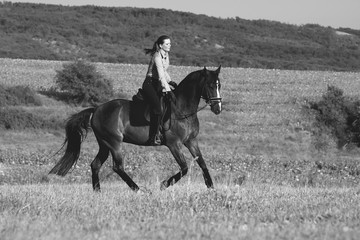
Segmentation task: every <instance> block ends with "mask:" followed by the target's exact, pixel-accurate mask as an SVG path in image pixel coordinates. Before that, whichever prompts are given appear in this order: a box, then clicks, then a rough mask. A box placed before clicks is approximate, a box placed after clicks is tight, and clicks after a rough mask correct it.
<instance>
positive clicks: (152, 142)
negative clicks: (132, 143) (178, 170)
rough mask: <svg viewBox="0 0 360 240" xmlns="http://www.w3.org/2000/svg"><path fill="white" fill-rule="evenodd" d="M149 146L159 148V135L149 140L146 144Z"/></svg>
mask: <svg viewBox="0 0 360 240" xmlns="http://www.w3.org/2000/svg"><path fill="white" fill-rule="evenodd" d="M147 143H148V144H149V145H151V146H159V145H161V144H162V141H161V137H160V135H158V134H156V135H155V136H153V137H151V138H149V140H148V142H147Z"/></svg>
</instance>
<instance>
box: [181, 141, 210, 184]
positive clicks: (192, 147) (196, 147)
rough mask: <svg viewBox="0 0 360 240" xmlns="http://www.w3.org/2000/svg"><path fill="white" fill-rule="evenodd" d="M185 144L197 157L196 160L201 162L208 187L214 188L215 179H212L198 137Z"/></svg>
mask: <svg viewBox="0 0 360 240" xmlns="http://www.w3.org/2000/svg"><path fill="white" fill-rule="evenodd" d="M185 146H186V147H187V148H188V149H189V151H190V153H191V155H192V156H193V157H194V158H196V162H197V163H198V164H199V166H200V168H201V170H202V172H203V177H204V180H205V184H206V186H207V187H208V188H214V184H213V181H212V179H211V176H210V173H209V170H208V168H207V166H206V164H205V161H204V158H203V157H202V154H201V152H200V149H199V145H198V142H197V140H196V139H192V140H190V141H188V142H186V143H185Z"/></svg>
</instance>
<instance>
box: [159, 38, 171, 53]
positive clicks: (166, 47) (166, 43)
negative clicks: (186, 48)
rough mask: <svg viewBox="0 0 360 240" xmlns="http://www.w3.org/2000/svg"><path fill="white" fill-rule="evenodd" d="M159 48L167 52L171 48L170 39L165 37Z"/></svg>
mask: <svg viewBox="0 0 360 240" xmlns="http://www.w3.org/2000/svg"><path fill="white" fill-rule="evenodd" d="M160 48H161V49H162V50H164V51H165V52H169V51H170V48H171V41H170V39H165V40H164V43H163V44H160Z"/></svg>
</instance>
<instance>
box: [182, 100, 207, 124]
mask: <svg viewBox="0 0 360 240" xmlns="http://www.w3.org/2000/svg"><path fill="white" fill-rule="evenodd" d="M207 105H209V102H208V101H207V102H206V104H205V105H204V106H202V107H201V108H198V109H197V110H196V111H195V112H193V113H189V114H186V115H183V116H181V117H179V118H175V120H184V119H186V118H188V117H191V116H193V115H195V114H196V113H198V112H200V111H201V110H203V109H204V108H206V106H207Z"/></svg>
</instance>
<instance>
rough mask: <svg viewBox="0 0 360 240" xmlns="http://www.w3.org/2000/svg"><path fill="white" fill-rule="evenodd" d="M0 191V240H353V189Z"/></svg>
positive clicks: (53, 187)
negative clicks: (145, 191)
mask: <svg viewBox="0 0 360 240" xmlns="http://www.w3.org/2000/svg"><path fill="white" fill-rule="evenodd" d="M103 186H104V187H103V191H102V192H101V193H99V194H95V193H93V192H92V190H91V189H90V188H89V186H88V185H86V184H69V185H68V184H66V185H59V184H36V185H20V186H19V185H15V186H0V196H1V205H0V206H1V208H0V209H1V218H0V233H1V236H2V237H1V239H3V240H13V239H114V238H115V239H357V238H358V236H359V234H360V230H359V229H360V226H359V216H360V210H359V204H360V198H359V194H360V189H359V188H358V187H357V188H306V187H301V188H294V187H286V186H277V185H270V184H245V185H243V186H241V187H235V186H227V185H221V186H218V188H217V189H216V190H211V191H209V190H207V189H206V188H205V186H204V185H203V184H199V183H193V182H186V183H181V184H179V185H175V186H174V187H172V188H170V189H168V190H166V191H160V190H159V189H158V187H157V186H155V185H154V184H149V185H148V186H147V188H149V189H150V190H151V192H152V193H151V194H149V193H134V192H131V191H130V190H129V189H128V187H127V186H125V184H123V183H116V184H114V183H111V184H110V183H109V184H105V185H103Z"/></svg>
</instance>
